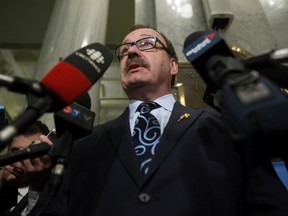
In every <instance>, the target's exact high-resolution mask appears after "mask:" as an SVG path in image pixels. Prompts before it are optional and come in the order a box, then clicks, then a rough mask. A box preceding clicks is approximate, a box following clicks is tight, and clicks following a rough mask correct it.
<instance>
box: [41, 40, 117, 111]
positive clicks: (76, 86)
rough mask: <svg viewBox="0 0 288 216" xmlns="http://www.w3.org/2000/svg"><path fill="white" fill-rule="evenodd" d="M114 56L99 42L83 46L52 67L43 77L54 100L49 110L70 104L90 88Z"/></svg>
mask: <svg viewBox="0 0 288 216" xmlns="http://www.w3.org/2000/svg"><path fill="white" fill-rule="evenodd" d="M112 59H113V56H112V53H111V52H110V50H109V49H108V48H106V47H105V46H103V45H102V44H100V43H93V44H90V45H88V46H86V47H83V48H81V49H79V50H77V51H76V52H74V53H72V54H71V55H69V56H68V57H66V58H65V59H64V60H63V61H61V62H59V63H58V64H57V65H56V66H55V67H54V68H52V69H51V70H50V71H49V72H48V73H47V75H46V76H44V77H43V78H42V80H41V83H42V85H43V86H44V87H45V89H46V91H47V92H48V93H49V94H50V95H51V96H52V97H53V99H54V100H55V103H53V104H52V106H51V109H50V111H55V110H60V109H62V108H63V107H65V106H67V105H70V104H71V103H72V102H73V101H74V100H75V99H76V98H78V97H79V96H81V95H82V94H83V93H84V92H86V91H88V90H89V89H90V88H91V86H92V85H93V84H94V83H95V82H96V81H97V80H99V79H100V77H101V76H102V75H103V73H104V72H105V71H106V69H107V68H108V67H109V66H110V64H111V62H112Z"/></svg>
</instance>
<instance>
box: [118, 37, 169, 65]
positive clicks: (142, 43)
mask: <svg viewBox="0 0 288 216" xmlns="http://www.w3.org/2000/svg"><path fill="white" fill-rule="evenodd" d="M157 42H158V43H159V44H161V46H162V47H156V44H157ZM134 45H135V46H136V47H137V48H138V49H139V50H141V51H144V50H149V49H153V48H162V49H164V50H165V51H166V52H167V53H168V54H169V51H168V49H167V47H166V46H165V45H164V44H163V43H162V42H161V41H160V40H159V39H158V38H157V37H145V38H141V39H139V40H137V41H134V42H131V43H124V44H121V45H120V46H118V47H116V49H115V54H116V56H117V58H118V60H119V61H120V60H121V59H122V58H123V57H124V56H126V55H128V49H129V48H130V47H132V46H134Z"/></svg>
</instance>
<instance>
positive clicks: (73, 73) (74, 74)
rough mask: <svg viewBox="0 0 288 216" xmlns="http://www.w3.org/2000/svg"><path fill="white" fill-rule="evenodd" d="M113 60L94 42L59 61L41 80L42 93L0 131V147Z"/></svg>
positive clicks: (93, 79)
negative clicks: (43, 92)
mask: <svg viewBox="0 0 288 216" xmlns="http://www.w3.org/2000/svg"><path fill="white" fill-rule="evenodd" d="M112 59H113V55H112V53H111V52H110V50H109V49H108V48H106V47H105V46H103V45H101V44H99V43H94V44H90V45H88V46H86V47H83V48H81V49H79V50H77V51H76V52H74V53H72V54H71V55H69V56H68V57H67V58H65V59H64V60H63V61H61V62H59V63H58V64H57V65H56V66H55V67H54V68H52V69H51V70H50V71H49V72H48V74H47V75H46V76H44V78H43V79H42V80H41V82H40V85H41V86H42V89H44V91H45V94H44V96H40V97H38V98H37V99H34V102H33V103H31V104H28V107H27V109H26V110H25V112H24V113H23V114H22V115H20V116H19V117H17V118H16V120H15V121H14V122H12V124H10V125H9V126H7V127H5V128H4V129H3V130H2V131H1V132H0V150H1V149H3V148H4V147H5V146H7V142H8V141H9V140H11V138H13V136H15V135H16V134H17V133H19V132H21V130H22V129H23V128H24V127H26V126H27V125H29V124H31V123H32V122H33V121H35V120H36V119H37V118H39V117H40V116H41V115H42V114H43V113H45V112H54V111H58V110H60V109H62V108H63V107H65V106H67V105H70V104H72V102H73V101H74V100H75V99H76V98H78V97H79V96H81V95H82V94H83V93H84V92H86V91H88V90H89V89H90V87H91V86H92V85H93V84H94V83H95V82H96V81H97V80H98V79H100V77H101V76H102V75H103V73H104V72H105V71H106V69H107V68H108V67H109V66H110V64H111V62H112Z"/></svg>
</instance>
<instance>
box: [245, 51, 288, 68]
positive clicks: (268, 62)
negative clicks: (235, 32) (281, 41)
mask: <svg viewBox="0 0 288 216" xmlns="http://www.w3.org/2000/svg"><path fill="white" fill-rule="evenodd" d="M242 62H243V64H244V65H245V66H246V67H247V68H250V69H256V70H257V69H258V70H259V69H264V68H271V67H274V66H276V65H278V64H280V63H284V62H288V48H285V49H279V50H274V51H270V52H268V53H265V54H262V55H258V56H254V57H251V58H249V59H245V60H243V61H242Z"/></svg>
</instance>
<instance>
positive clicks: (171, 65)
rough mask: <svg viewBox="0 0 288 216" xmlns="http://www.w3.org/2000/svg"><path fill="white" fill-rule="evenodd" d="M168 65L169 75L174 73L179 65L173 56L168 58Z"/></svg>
mask: <svg viewBox="0 0 288 216" xmlns="http://www.w3.org/2000/svg"><path fill="white" fill-rule="evenodd" d="M170 67H171V75H176V74H177V73H178V68H179V65H178V63H177V61H176V60H175V59H174V58H171V60H170Z"/></svg>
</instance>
